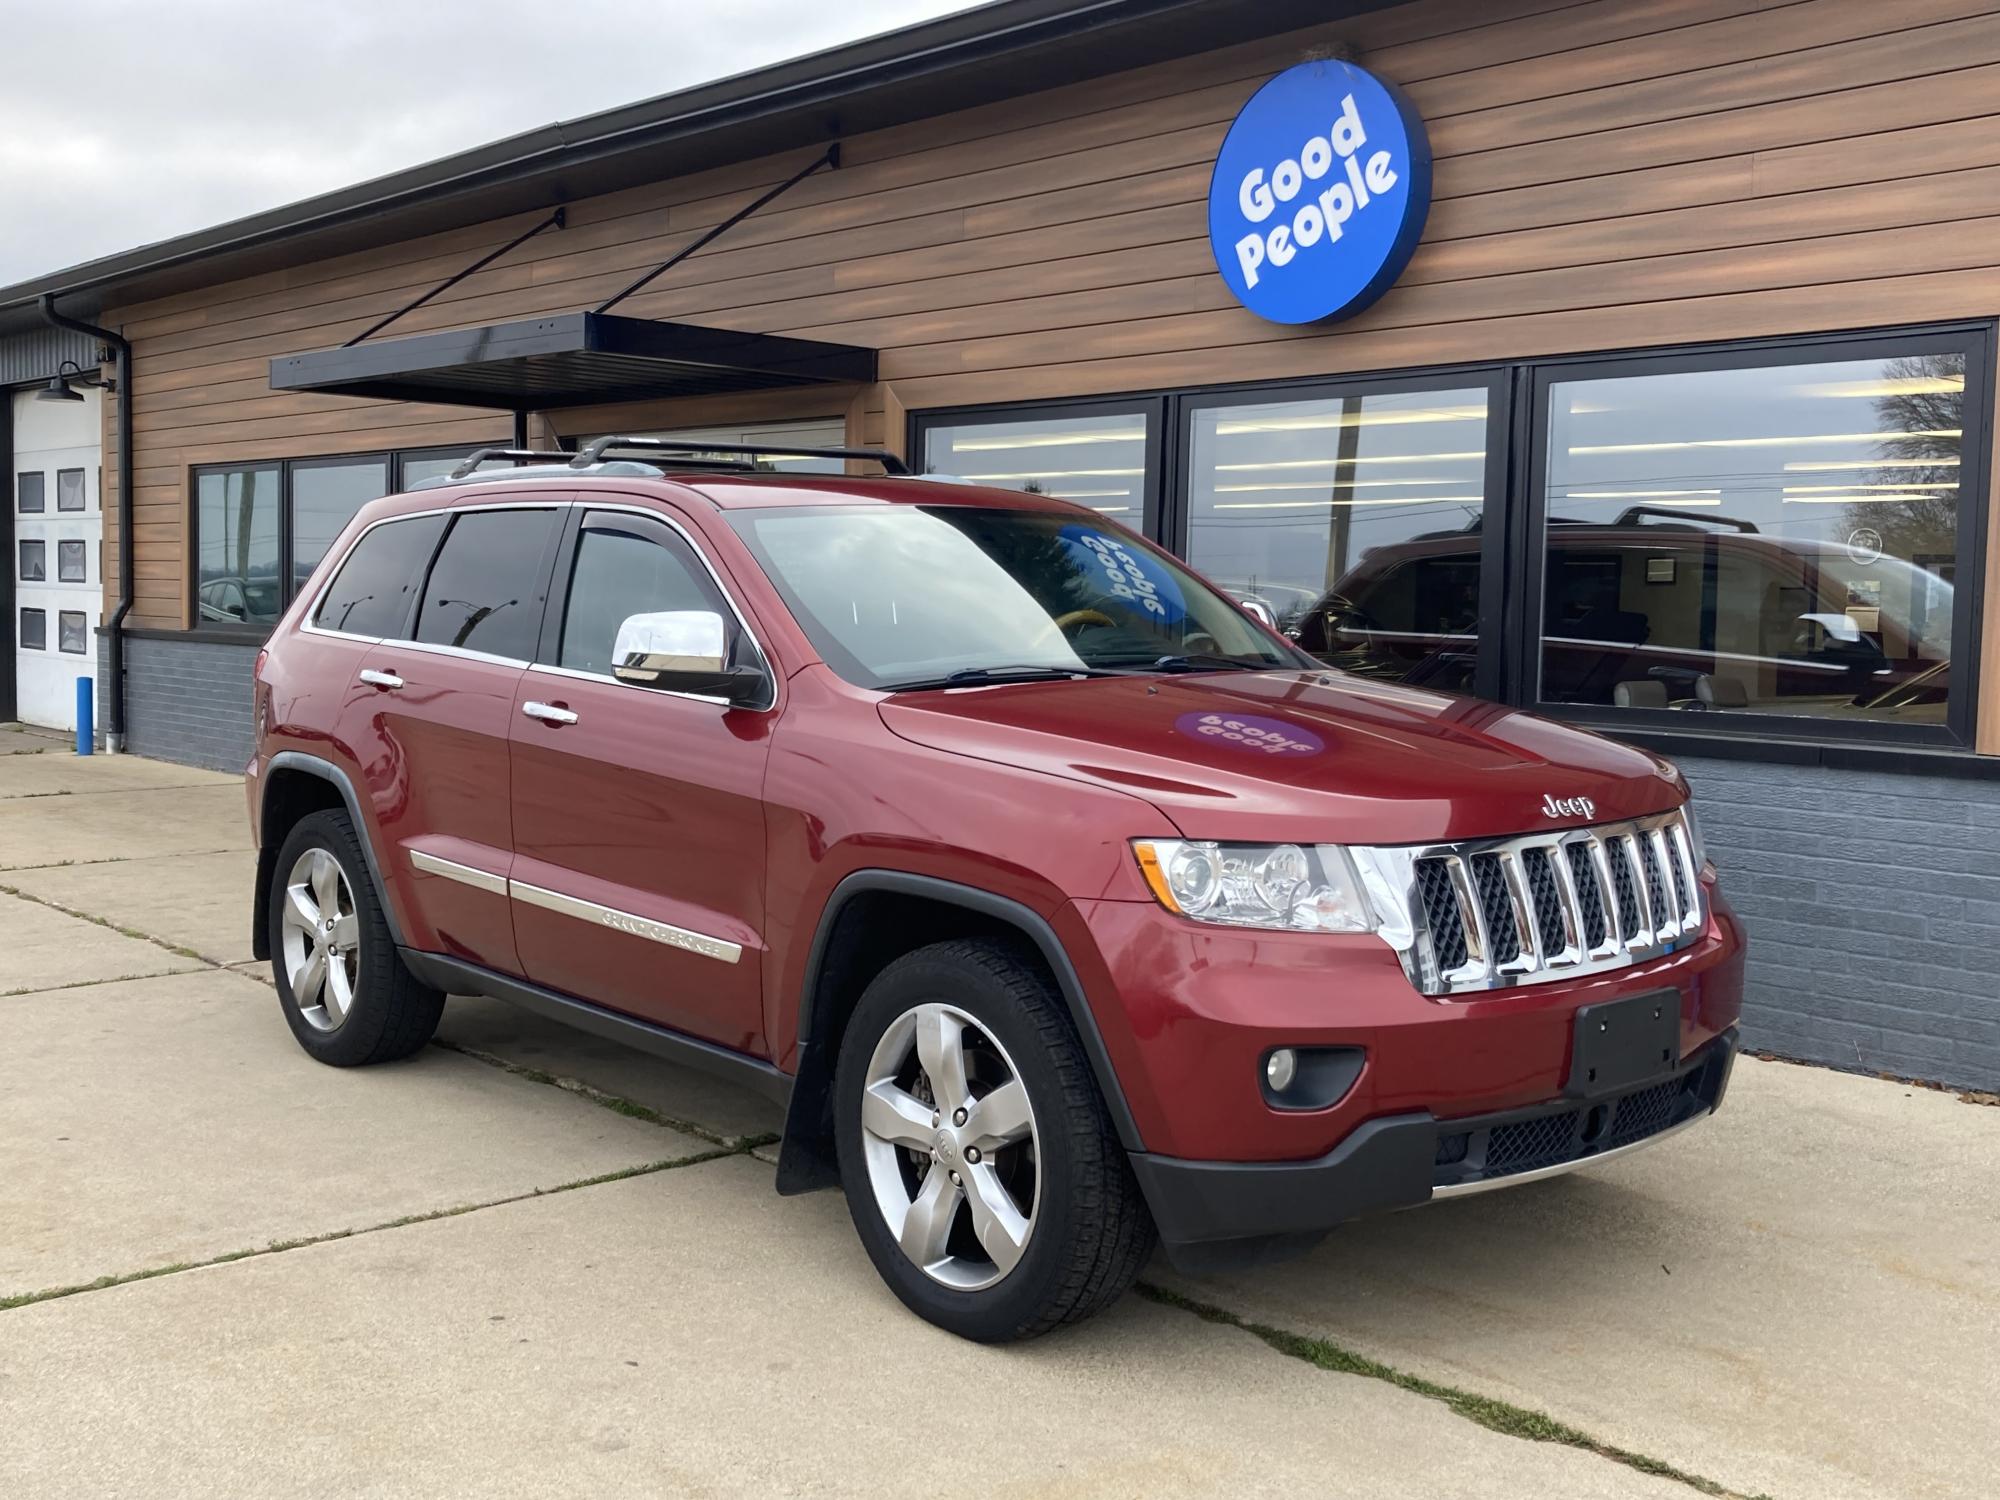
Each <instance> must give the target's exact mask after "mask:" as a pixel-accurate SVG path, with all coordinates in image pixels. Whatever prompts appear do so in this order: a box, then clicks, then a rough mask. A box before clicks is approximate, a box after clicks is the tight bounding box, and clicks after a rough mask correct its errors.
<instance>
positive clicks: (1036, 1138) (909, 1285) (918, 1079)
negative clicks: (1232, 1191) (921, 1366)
mask: <svg viewBox="0 0 2000 1500" xmlns="http://www.w3.org/2000/svg"><path fill="white" fill-rule="evenodd" d="M834 1099H835V1109H836V1125H835V1139H836V1144H837V1146H838V1149H839V1155H840V1174H841V1183H842V1186H843V1187H844V1189H845V1190H846V1194H847V1202H848V1210H849V1212H850V1213H851V1214H852V1215H853V1218H854V1225H855V1228H856V1230H857V1231H858V1232H859V1233H860V1235H861V1241H862V1244H863V1246H864V1247H865V1248H866V1249H867V1251H868V1254H869V1257H870V1259H872V1260H873V1261H874V1262H875V1268H876V1270H877V1271H879V1272H880V1273H881V1275H882V1278H883V1279H884V1280H885V1281H887V1282H888V1283H889V1286H890V1288H891V1289H892V1290H893V1291H894V1292H895V1293H896V1295H897V1296H898V1297H900V1298H901V1299H902V1300H903V1302H904V1303H905V1304H906V1305H907V1306H908V1307H909V1308H910V1309H911V1310H912V1311H914V1312H916V1313H917V1314H919V1315H920V1316H922V1317H924V1318H927V1319H928V1320H930V1321H931V1322H933V1323H936V1324H937V1325H938V1326H940V1327H942V1328H946V1329H949V1330H950V1331H951V1332H953V1333H957V1334H960V1335H962V1336H964V1337H966V1338H971V1339H977V1340H980V1341H982V1342H986V1343H999V1342H1005V1341H1007V1340H1010V1339H1018V1338H1030V1337H1033V1336H1035V1335H1037V1334H1040V1333H1045V1332H1047V1331H1048V1330H1049V1329H1051V1328H1054V1327H1056V1326H1058V1325H1060V1324H1063V1323H1070V1322H1076V1321H1079V1320H1081V1319H1083V1318H1086V1317H1088V1316H1089V1315H1090V1314H1092V1313H1093V1312H1095V1311H1097V1309H1099V1308H1100V1307H1103V1306H1104V1305H1106V1304H1107V1303H1109V1302H1111V1301H1112V1300H1113V1299H1115V1298H1116V1297H1117V1296H1118V1295H1119V1294H1120V1293H1121V1292H1123V1291H1124V1290H1125V1288H1126V1287H1128V1286H1130V1285H1131V1284H1132V1281H1133V1280H1134V1279H1135V1278H1136V1277H1137V1276H1138V1274H1139V1269H1140V1267H1141V1266H1142V1265H1143V1264H1144V1262H1145V1258H1146V1255H1147V1253H1148V1252H1149V1251H1150V1250H1151V1249H1152V1245H1153V1225H1152V1220H1151V1218H1150V1217H1149V1215H1148V1214H1147V1212H1146V1207H1145V1204H1144V1202H1143V1201H1142V1199H1141V1198H1140V1195H1139V1188H1138V1184H1137V1182H1136V1181H1135V1180H1134V1179H1133V1177H1132V1171H1131V1167H1130V1165H1129V1163H1128V1162H1127V1161H1126V1159H1125V1153H1124V1150H1123V1149H1122V1147H1121V1146H1120V1145H1119V1143H1118V1138H1117V1136H1116V1134H1115V1133H1114V1132H1113V1130H1112V1127H1111V1122H1110V1119H1109V1117H1108V1115H1107V1113H1106V1110H1105V1107H1104V1100H1103V1098H1102V1096H1101V1095H1100V1094H1099V1093H1098V1089H1097V1084H1096V1080H1095V1078H1094V1077H1093V1075H1092V1073H1091V1069H1090V1064H1089V1061H1088V1059H1087V1058H1085V1056H1084V1055H1083V1049H1082V1047H1081V1046H1080V1045H1079V1043H1078V1041H1077V1037H1076V1031H1075V1028H1074V1027H1073V1026H1072V1025H1071V1022H1070V1018H1069V1015H1068V1012H1067V1011H1066V1009H1065V1008H1064V1006H1063V1003H1062V1000H1061V998H1060V996H1059V995H1057V994H1056V992H1055V990H1054V987H1053V986H1052V985H1051V984H1050V982H1049V980H1048V978H1047V977H1046V975H1045V974H1044V973H1043V972H1042V971H1041V970H1040V969H1039V968H1038V967H1037V966H1035V965H1034V964H1033V963H1032V962H1030V961H1029V960H1028V959H1027V958H1026V957H1025V955H1024V954H1023V953H1021V952H1020V951H1019V950H1016V949H1015V948H1013V947H1011V946H1010V945H1007V944H1004V943H999V942H990V941H966V940H961V941H954V942H948V943H938V944H935V945H933V946H931V947H928V948H922V949H919V950H918V951H916V952H914V953H910V954H907V955H905V956H904V957H902V958H900V959H898V960H897V961H896V962H895V963H893V964H891V965H889V966H888V967H887V968H886V969H884V970H883V971H882V972H881V973H880V974H879V975H877V976H876V978H875V980H874V982H873V983H871V984H870V985H869V986H868V989H867V992H866V993H865V994H863V996H862V997H861V1001H860V1004H859V1005H858V1006H857V1007H856V1009H855V1012H854V1016H853V1019H852V1020H851V1021H850V1022H849V1024H848V1027H847V1031H846V1034H845V1036H844V1037H843V1038H842V1040H841V1049H840V1060H839V1065H838V1069H837V1071H836V1074H835V1082H834Z"/></svg>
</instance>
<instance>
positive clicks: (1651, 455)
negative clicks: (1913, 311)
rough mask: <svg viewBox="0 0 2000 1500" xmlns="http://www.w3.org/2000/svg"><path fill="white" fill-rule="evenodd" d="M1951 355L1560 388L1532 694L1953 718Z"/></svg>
mask: <svg viewBox="0 0 2000 1500" xmlns="http://www.w3.org/2000/svg"><path fill="white" fill-rule="evenodd" d="M1964 395H1965V362H1964V357H1963V356H1962V355H1960V354H1958V353H1936V354H1913V355H1906V356H1902V357H1898V358H1892V359H1879V358H1878V359H1858V360H1842V361H1838V362H1830V363H1825V364H1812V365H1785V366H1779V367H1775V368H1762V369H1744V370H1706V371H1699V372H1688V373H1682V374H1674V375H1643V376H1634V377H1628V378H1619V379H1602V380H1576V381H1563V382H1560V383H1557V384H1555V385H1554V386H1552V387H1551V389H1550V397H1549V432H1548V438H1549V448H1548V465H1547V468H1548V485H1547V494H1546V516H1547V524H1546V527H1545V530H1544V545H1545V547H1546V572H1545V575H1544V597H1543V620H1542V628H1543V639H1542V647H1541V697H1542V699H1543V700H1544V701H1546V702H1555V703H1593V704H1612V705H1618V706H1623V707H1649V708H1677V709H1688V710H1701V711H1706V710H1713V709H1735V710H1738V711H1749V712H1755V713H1776V714H1810V715H1815V716H1822V717H1833V718H1849V719H1873V720H1889V721H1896V722H1903V723H1917V724H1941V723H1943V722H1944V719H1945V712H1946V707H1947V702H1948V699H1949V695H1950V687H1951V684H1950V667H1951V647H1952V640H1951V633H1952V618H1951V617H1952V601H1953V592H1952V591H1953V582H1954V575H1955V572H1956V568H1957V559H1958V516H1959V472H1960V458H1961V456H1962V455H1961V453H1960V439H1961V434H1962V429H1963V426H1964V412H1963V403H1964Z"/></svg>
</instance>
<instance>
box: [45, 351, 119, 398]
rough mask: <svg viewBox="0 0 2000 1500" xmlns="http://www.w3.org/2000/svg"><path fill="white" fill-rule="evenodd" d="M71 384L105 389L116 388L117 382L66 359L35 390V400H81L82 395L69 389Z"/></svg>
mask: <svg viewBox="0 0 2000 1500" xmlns="http://www.w3.org/2000/svg"><path fill="white" fill-rule="evenodd" d="M72 385H81V386H91V387H97V388H100V389H103V390H107V391H115V390H117V389H118V382H117V381H115V380H107V379H105V378H104V376H102V375H100V374H99V373H98V372H97V371H95V370H86V369H84V367H83V366H82V365H80V364H78V363H77V362H76V361H75V360H73V359H66V360H64V361H63V362H62V364H61V365H60V366H58V367H57V369H56V373H55V374H54V375H52V376H50V377H49V383H48V384H47V385H45V386H43V387H42V388H41V389H40V390H39V391H36V392H35V399H36V400H37V401H81V400H82V399H83V397H82V396H81V395H79V394H78V393H77V392H76V391H74V390H72V389H71V386H72Z"/></svg>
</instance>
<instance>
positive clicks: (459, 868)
mask: <svg viewBox="0 0 2000 1500" xmlns="http://www.w3.org/2000/svg"><path fill="white" fill-rule="evenodd" d="M410 864H411V866H412V868H414V869H418V870H421V871H423V872H424V873H425V874H426V875H438V876H442V877H443V878H444V879H446V880H455V881H457V882H458V883H459V884H460V885H469V886H471V887H472V888H473V889H474V890H476V891H486V892H487V893H489V894H491V895H495V896H504V895H506V894H507V877H506V876H505V875H496V874H494V873H493V872H492V871H491V870H482V869H479V868H478V867H477V866H474V865H462V864H460V863H459V862H458V861H457V860H455V859H443V858H440V857H439V856H438V855H435V854H426V853H425V852H424V851H423V850H421V849H412V850H411V851H410Z"/></svg>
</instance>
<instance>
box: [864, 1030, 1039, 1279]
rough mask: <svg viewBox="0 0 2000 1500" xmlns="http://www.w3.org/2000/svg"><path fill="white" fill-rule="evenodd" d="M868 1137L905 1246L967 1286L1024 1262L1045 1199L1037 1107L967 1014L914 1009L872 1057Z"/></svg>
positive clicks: (927, 1267) (880, 1191)
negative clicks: (1037, 1131) (1042, 1192)
mask: <svg viewBox="0 0 2000 1500" xmlns="http://www.w3.org/2000/svg"><path fill="white" fill-rule="evenodd" d="M861 1144H862V1151H863V1155H864V1157H865V1159H866V1161H867V1166H868V1181H869V1185H870V1187H871V1188H872V1189H873V1190H874V1195H875V1202H876V1205H877V1206H878V1207H879V1208H880V1209H881V1211H882V1217H883V1219H884V1221H885V1222H886V1223H887V1224H888V1226H889V1232H890V1233H891V1234H892V1235H893V1236H894V1237H895V1239H896V1242H897V1244H899V1245H900V1246H901V1247H902V1250H903V1253H904V1254H905V1255H906V1256H908V1257H909V1258H910V1260H911V1261H912V1262H913V1263H914V1264H915V1265H916V1266H918V1267H919V1268H920V1269H921V1270H922V1271H923V1272H924V1274H925V1275H927V1276H929V1277H930V1278H931V1279H932V1280H933V1281H936V1282H939V1283H941V1284H942V1285H944V1286H948V1287H951V1288H953V1289H954V1290H957V1291H967V1292H970V1291H978V1290H980V1289H981V1288H984V1287H988V1286H991V1285H993V1284H994V1283H995V1282H997V1281H999V1280H1000V1279H1001V1278H1003V1277H1004V1276H1006V1275H1007V1273H1008V1272H1010V1271H1012V1270H1013V1269H1014V1267H1015V1266H1017V1265H1018V1264H1020V1261H1021V1256H1022V1255H1023V1254H1024V1253H1025V1252H1026V1250H1027V1247H1028V1241H1029V1239H1030V1237H1031V1236H1032V1235H1033V1234H1034V1229H1035V1209H1036V1205H1037V1203H1038V1201H1039V1197H1040V1188H1041V1172H1040V1152H1039V1150H1038V1143H1037V1137H1036V1132H1035V1112H1034V1109H1033V1107H1032V1106H1031V1105H1030V1103H1029V1101H1028V1091H1027V1087H1026V1085H1024V1084H1023V1083H1022V1081H1021V1076H1020V1073H1019V1071H1018V1070H1017V1069H1016V1068H1015V1067H1014V1063H1013V1059H1012V1058H1010V1057H1008V1055H1007V1052H1006V1049H1005V1048H1003V1047H1002V1046H1001V1045H1000V1043H999V1042H998V1041H997V1040H996V1039H995V1038H994V1037H993V1036H992V1035H991V1034H990V1033H989V1032H987V1031H985V1030H984V1029H983V1028H982V1027H981V1026H980V1024H979V1023H978V1022H977V1021H975V1020H974V1019H973V1018H972V1017H971V1016H969V1015H967V1014H966V1013H965V1012H964V1011H961V1010H958V1009H956V1008H955V1007H953V1006H950V1005H944V1004H927V1005H919V1006H915V1007H913V1008H912V1009H910V1010H907V1011H905V1012H904V1013H903V1014H902V1015H901V1016H899V1017H897V1018H896V1020H895V1022H894V1023H893V1024H891V1025H890V1027H889V1028H888V1030H886V1031H885V1032H884V1033H883V1034H882V1039H881V1040H880V1041H879V1042H877V1043H876V1044H875V1051H874V1055H873V1056H872V1057H870V1058H869V1060H868V1074H867V1078H866V1080H865V1082H864V1084H863V1086H862V1095H861Z"/></svg>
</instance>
